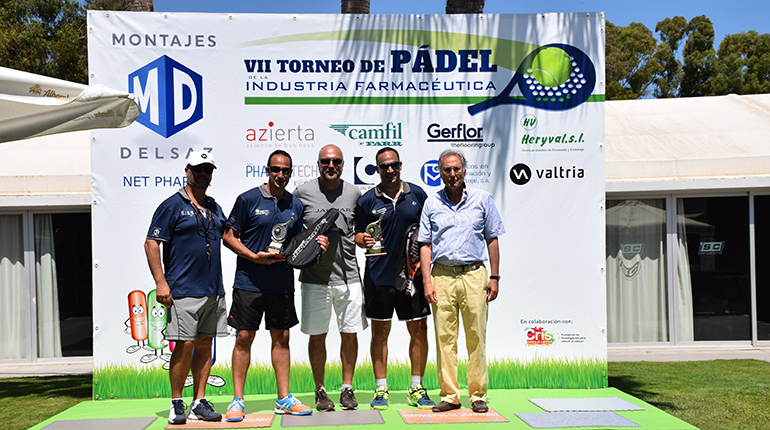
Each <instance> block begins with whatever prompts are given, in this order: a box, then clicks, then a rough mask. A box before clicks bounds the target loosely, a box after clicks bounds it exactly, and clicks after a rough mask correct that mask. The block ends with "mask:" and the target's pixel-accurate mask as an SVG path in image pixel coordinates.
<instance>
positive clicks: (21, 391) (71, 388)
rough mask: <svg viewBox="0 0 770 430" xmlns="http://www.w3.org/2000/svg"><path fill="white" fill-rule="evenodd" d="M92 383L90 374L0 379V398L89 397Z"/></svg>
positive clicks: (91, 391)
mask: <svg viewBox="0 0 770 430" xmlns="http://www.w3.org/2000/svg"><path fill="white" fill-rule="evenodd" d="M92 383H93V377H92V376H91V375H66V376H42V377H30V378H8V379H0V398H7V397H24V396H36V397H69V398H73V399H79V398H84V397H88V398H90V397H91V396H92V393H93V388H92V387H93V386H92Z"/></svg>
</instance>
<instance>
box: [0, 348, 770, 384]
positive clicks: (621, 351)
mask: <svg viewBox="0 0 770 430" xmlns="http://www.w3.org/2000/svg"><path fill="white" fill-rule="evenodd" d="M608 358H609V361H705V360H733V359H754V360H763V361H770V347H751V346H746V347H709V348H706V347H688V348H610V349H609V352H608ZM93 370H94V365H93V362H90V361H88V362H77V363H61V364H59V363H56V364H53V363H36V364H0V378H18V377H24V376H53V375H80V374H89V373H93Z"/></svg>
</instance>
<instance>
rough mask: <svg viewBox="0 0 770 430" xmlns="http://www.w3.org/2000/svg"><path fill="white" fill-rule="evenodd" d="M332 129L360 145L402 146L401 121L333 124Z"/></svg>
mask: <svg viewBox="0 0 770 430" xmlns="http://www.w3.org/2000/svg"><path fill="white" fill-rule="evenodd" d="M329 128H331V129H332V130H335V131H337V132H338V133H340V134H341V135H343V136H345V137H347V138H349V139H352V140H354V141H356V142H358V144H359V145H360V146H401V139H402V138H401V123H400V122H399V123H392V122H389V123H387V124H332V125H330V126H329Z"/></svg>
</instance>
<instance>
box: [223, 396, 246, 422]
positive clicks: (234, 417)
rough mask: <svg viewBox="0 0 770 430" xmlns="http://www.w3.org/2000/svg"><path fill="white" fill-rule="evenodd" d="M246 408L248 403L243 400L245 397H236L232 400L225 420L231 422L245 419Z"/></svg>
mask: <svg viewBox="0 0 770 430" xmlns="http://www.w3.org/2000/svg"><path fill="white" fill-rule="evenodd" d="M245 408H246V405H245V404H244V402H243V399H242V398H240V397H236V398H234V399H233V401H232V402H230V406H228V407H227V414H226V415H225V420H226V421H228V422H231V423H234V422H239V421H243V415H244V412H243V410H244V409H245Z"/></svg>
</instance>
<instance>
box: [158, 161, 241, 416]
mask: <svg viewBox="0 0 770 430" xmlns="http://www.w3.org/2000/svg"><path fill="white" fill-rule="evenodd" d="M215 168H216V165H215V164H214V157H213V156H212V155H211V154H209V153H207V152H205V151H193V152H191V153H190V155H189V156H188V158H187V167H185V169H184V170H185V174H186V175H187V183H186V184H185V186H184V187H182V188H181V189H180V190H179V192H177V193H176V194H174V195H173V196H171V197H169V198H168V199H166V200H165V201H164V202H163V203H161V204H160V206H159V207H158V209H157V210H156V211H155V214H154V215H153V217H152V223H151V224H150V230H149V232H148V233H147V240H145V242H144V251H145V253H146V254H147V262H148V263H149V265H150V271H151V272H152V276H153V278H155V293H156V297H157V299H158V303H161V304H163V305H164V306H166V307H167V308H168V324H167V326H166V332H165V337H166V340H169V341H175V342H176V347H175V348H174V352H173V353H172V355H171V361H170V363H169V378H170V380H171V397H172V399H171V408H170V411H169V418H168V422H169V423H170V424H185V423H186V422H187V417H185V406H184V403H183V402H182V390H183V389H184V383H185V379H187V374H188V373H189V372H190V369H191V368H192V376H193V395H194V397H193V403H192V404H191V405H190V418H191V419H202V420H205V421H221V420H222V415H221V414H219V413H217V412H216V411H214V409H213V408H212V407H211V405H210V404H209V403H208V402H207V401H206V399H205V398H204V396H205V393H206V382H207V380H208V378H209V372H210V370H211V343H212V338H213V337H214V336H218V337H224V336H227V325H226V323H225V316H226V312H227V308H226V305H225V290H224V287H223V285H222V264H221V261H220V258H219V255H220V248H221V247H220V243H221V240H222V232H223V230H224V227H225V215H224V213H223V212H222V208H221V207H220V206H219V205H218V204H217V203H216V202H215V201H214V199H213V198H211V197H209V196H207V195H206V190H207V189H208V187H209V184H210V183H211V176H212V175H213V173H214V169H215ZM161 242H162V243H163V263H162V264H161V250H160V243H161ZM164 268H165V270H164ZM191 356H192V357H191Z"/></svg>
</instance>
